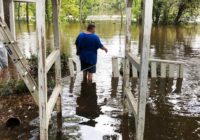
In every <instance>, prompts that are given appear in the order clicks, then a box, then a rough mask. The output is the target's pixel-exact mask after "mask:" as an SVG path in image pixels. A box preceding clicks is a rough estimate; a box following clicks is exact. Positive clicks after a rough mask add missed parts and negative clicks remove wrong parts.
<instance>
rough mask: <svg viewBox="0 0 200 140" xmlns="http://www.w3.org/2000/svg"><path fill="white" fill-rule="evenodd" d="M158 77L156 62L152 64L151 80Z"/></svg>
mask: <svg viewBox="0 0 200 140" xmlns="http://www.w3.org/2000/svg"><path fill="white" fill-rule="evenodd" d="M156 77H157V64H156V62H151V78H156Z"/></svg>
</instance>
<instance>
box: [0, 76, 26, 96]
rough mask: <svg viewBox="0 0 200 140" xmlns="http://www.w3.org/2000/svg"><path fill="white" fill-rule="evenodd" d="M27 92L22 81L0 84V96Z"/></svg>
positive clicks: (14, 80)
mask: <svg viewBox="0 0 200 140" xmlns="http://www.w3.org/2000/svg"><path fill="white" fill-rule="evenodd" d="M28 92H29V91H28V88H27V87H26V85H25V84H24V81H23V80H17V79H11V80H10V81H9V82H7V83H5V82H3V81H1V83H0V96H6V95H12V94H24V93H28Z"/></svg>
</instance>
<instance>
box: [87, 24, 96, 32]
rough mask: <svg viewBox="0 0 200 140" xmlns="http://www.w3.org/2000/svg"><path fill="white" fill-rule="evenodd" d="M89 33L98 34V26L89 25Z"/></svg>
mask: <svg viewBox="0 0 200 140" xmlns="http://www.w3.org/2000/svg"><path fill="white" fill-rule="evenodd" d="M87 31H88V32H90V33H93V34H94V33H95V32H96V26H95V25H94V24H89V25H88V27H87Z"/></svg>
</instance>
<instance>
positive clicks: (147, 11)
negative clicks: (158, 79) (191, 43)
mask: <svg viewBox="0 0 200 140" xmlns="http://www.w3.org/2000/svg"><path fill="white" fill-rule="evenodd" d="M152 9H153V0H144V10H143V18H142V36H143V38H142V42H141V45H142V47H141V49H142V52H141V60H140V64H141V67H140V73H141V74H140V83H139V101H138V120H137V129H136V131H137V133H136V140H143V137H144V128H145V111H146V98H147V87H148V85H147V84H148V68H149V49H150V44H151V43H150V41H151V27H152V11H153V10H152Z"/></svg>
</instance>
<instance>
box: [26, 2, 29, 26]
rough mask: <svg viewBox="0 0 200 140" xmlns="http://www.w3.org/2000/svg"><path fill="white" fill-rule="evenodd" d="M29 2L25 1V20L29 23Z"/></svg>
mask: <svg viewBox="0 0 200 140" xmlns="http://www.w3.org/2000/svg"><path fill="white" fill-rule="evenodd" d="M28 9H29V3H28V2H27V3H26V22H27V23H29V10H28Z"/></svg>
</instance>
